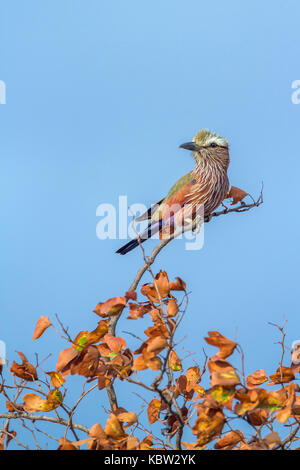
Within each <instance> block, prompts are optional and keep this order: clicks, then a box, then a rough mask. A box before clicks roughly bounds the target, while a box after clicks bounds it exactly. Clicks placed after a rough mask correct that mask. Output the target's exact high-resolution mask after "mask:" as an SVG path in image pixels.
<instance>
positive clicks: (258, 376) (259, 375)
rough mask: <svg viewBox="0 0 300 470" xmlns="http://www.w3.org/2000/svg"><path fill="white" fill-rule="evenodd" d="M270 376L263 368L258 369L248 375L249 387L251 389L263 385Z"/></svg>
mask: <svg viewBox="0 0 300 470" xmlns="http://www.w3.org/2000/svg"><path fill="white" fill-rule="evenodd" d="M267 380H268V377H267V375H266V373H265V371H264V370H263V369H258V370H256V371H255V372H253V374H250V375H248V377H247V387H248V389H249V390H252V389H253V388H255V387H257V386H258V385H261V384H262V383H264V382H266V381H267Z"/></svg>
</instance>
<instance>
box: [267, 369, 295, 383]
mask: <svg viewBox="0 0 300 470" xmlns="http://www.w3.org/2000/svg"><path fill="white" fill-rule="evenodd" d="M294 378H295V374H294V372H293V371H292V369H291V368H290V367H284V366H282V367H278V369H277V371H276V373H275V374H273V375H270V379H271V381H272V382H269V383H268V385H275V384H281V383H286V382H291V381H292V380H294Z"/></svg>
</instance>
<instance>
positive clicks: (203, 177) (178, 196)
mask: <svg viewBox="0 0 300 470" xmlns="http://www.w3.org/2000/svg"><path fill="white" fill-rule="evenodd" d="M180 148H183V149H186V150H191V151H192V152H193V157H194V159H195V168H194V169H193V170H192V171H191V172H190V173H187V174H186V175H184V176H183V177H182V178H180V179H179V180H178V181H177V182H176V183H175V184H174V185H173V186H172V188H171V189H170V191H169V193H168V194H167V196H166V197H165V198H163V199H161V200H160V201H158V202H157V203H156V204H154V205H153V206H151V207H150V209H148V211H147V212H145V213H144V214H142V215H141V216H139V217H137V218H136V219H135V220H136V221H137V222H140V221H142V220H147V219H148V220H149V225H148V227H147V228H146V230H145V231H144V232H143V233H142V234H141V235H140V236H139V240H138V238H136V239H134V240H131V241H130V242H128V243H126V245H124V246H122V247H121V248H119V250H118V251H117V253H120V254H121V255H125V254H126V253H128V252H129V251H131V250H133V249H134V248H136V247H137V246H138V245H139V241H140V243H143V242H144V241H146V240H147V239H148V238H150V237H151V236H153V235H154V234H155V233H157V232H160V234H161V233H162V232H163V231H165V230H166V228H168V229H169V231H170V233H173V232H174V230H175V229H176V227H178V225H180V223H182V217H183V213H184V215H185V216H186V214H187V213H188V214H189V216H191V217H193V213H194V212H193V210H194V209H195V207H196V206H197V207H199V206H203V207H204V217H207V216H209V215H210V214H211V213H212V212H213V211H214V210H215V209H216V208H217V207H218V206H219V204H221V202H222V201H223V199H225V197H226V196H227V193H228V189H229V181H228V176H227V169H228V166H229V161H230V159H229V151H228V142H227V141H226V139H224V138H223V137H221V136H219V135H217V134H214V133H213V132H211V131H209V130H207V129H201V130H200V131H199V132H198V133H197V134H196V135H195V137H194V138H193V141H192V142H187V143H185V144H182V145H180ZM183 231H184V230H183Z"/></svg>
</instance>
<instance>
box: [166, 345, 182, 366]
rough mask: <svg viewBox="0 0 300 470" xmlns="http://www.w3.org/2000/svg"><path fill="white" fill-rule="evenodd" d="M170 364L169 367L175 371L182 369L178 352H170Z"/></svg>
mask: <svg viewBox="0 0 300 470" xmlns="http://www.w3.org/2000/svg"><path fill="white" fill-rule="evenodd" d="M168 364H169V367H170V368H171V369H172V370H174V371H178V370H181V369H182V363H181V360H180V359H179V357H178V356H177V353H176V351H174V350H172V351H171V352H170V354H169V358H168Z"/></svg>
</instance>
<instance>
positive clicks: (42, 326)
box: [32, 315, 51, 340]
mask: <svg viewBox="0 0 300 470" xmlns="http://www.w3.org/2000/svg"><path fill="white" fill-rule="evenodd" d="M50 325H51V322H50V320H49V318H48V317H47V316H46V315H43V316H42V317H40V318H39V319H38V321H37V324H36V325H35V330H34V333H33V336H32V339H33V340H35V339H37V338H39V337H40V336H42V334H43V333H44V331H46V330H47V328H49V326H50Z"/></svg>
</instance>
